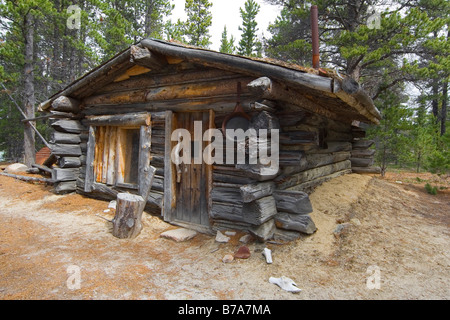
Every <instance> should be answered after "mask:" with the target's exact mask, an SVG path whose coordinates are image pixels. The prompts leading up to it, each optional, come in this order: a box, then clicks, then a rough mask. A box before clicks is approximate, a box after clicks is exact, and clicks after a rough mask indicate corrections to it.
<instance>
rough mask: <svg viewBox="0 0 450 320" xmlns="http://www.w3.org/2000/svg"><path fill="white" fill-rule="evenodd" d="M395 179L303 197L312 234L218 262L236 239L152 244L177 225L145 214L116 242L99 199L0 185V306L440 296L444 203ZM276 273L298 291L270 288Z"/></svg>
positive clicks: (337, 185)
mask: <svg viewBox="0 0 450 320" xmlns="http://www.w3.org/2000/svg"><path fill="white" fill-rule="evenodd" d="M401 179H402V177H401V176H395V177H389V176H388V178H387V179H380V178H376V177H371V176H367V175H356V174H351V175H346V176H342V177H339V178H337V179H334V180H332V181H329V182H327V183H325V184H323V185H322V186H320V187H319V188H317V189H316V191H315V192H314V193H313V194H312V195H311V201H312V203H313V207H314V212H313V213H312V214H311V217H312V218H313V220H314V222H315V224H316V226H317V228H318V230H317V232H316V233H315V234H313V235H311V236H304V237H302V238H301V239H299V240H297V241H293V242H291V243H288V244H273V243H272V244H271V243H265V244H264V243H257V242H251V243H250V244H248V247H249V248H250V252H251V256H250V258H248V259H245V260H244V259H235V260H234V261H233V262H231V263H223V262H222V258H223V257H224V256H225V255H226V254H234V253H235V252H236V251H237V250H238V249H239V247H240V246H241V245H242V244H241V243H239V241H238V239H239V237H240V236H242V233H237V234H236V235H235V236H232V237H231V240H230V242H229V243H223V244H221V243H217V242H215V240H214V237H212V236H208V235H203V234H198V235H197V236H196V237H194V238H193V239H191V240H189V241H187V242H180V243H177V242H174V241H173V240H169V239H164V238H161V237H160V234H161V233H162V232H164V231H167V230H170V229H174V228H176V227H174V226H172V225H169V224H167V223H165V222H163V221H162V220H161V219H159V218H158V217H155V216H151V215H148V214H147V215H144V217H143V223H144V229H143V231H142V232H141V234H140V235H139V236H138V237H137V238H136V239H133V240H119V239H117V238H115V237H113V236H112V234H111V233H110V226H109V223H108V222H106V221H105V220H103V219H101V218H100V217H98V216H97V215H100V216H103V217H105V218H107V219H111V218H112V217H113V216H114V212H113V211H111V212H107V213H105V212H104V210H105V209H107V207H108V202H104V201H97V200H93V199H88V198H85V197H82V196H80V195H77V194H70V195H64V196H58V195H54V194H52V193H51V188H50V187H46V186H43V185H37V184H29V183H25V182H20V181H17V180H14V179H12V178H7V177H3V176H0V201H1V203H2V207H1V208H0V234H1V237H0V275H1V276H0V298H1V299H449V298H450V291H449V290H450V289H449V288H450V248H449V245H448V244H449V243H450V233H449V226H450V219H449V212H450V194H449V193H448V189H447V190H446V189H443V191H440V192H439V193H438V195H436V196H432V195H429V194H427V193H426V192H425V190H424V189H423V187H422V186H421V185H417V184H414V183H413V182H411V181H410V182H408V181H406V179H410V177H408V178H405V179H404V181H403V182H402V184H400V183H398V181H401ZM411 179H413V178H411ZM420 180H421V182H423V181H422V180H425V177H422V179H420ZM448 180H449V179H448V178H447V179H446V180H445V179H444V180H443V181H441V182H442V183H443V184H442V185H443V186H444V188H445V187H449V186H450V184H449V181H448ZM396 181H397V182H396ZM416 181H417V182H419V180H417V179H416ZM265 247H268V248H270V249H271V250H272V257H273V264H267V263H266V261H265V259H264V257H263V255H262V254H261V253H262V250H263V249H264V248H265ZM74 270H77V271H76V272H77V273H76V274H77V275H78V276H79V278H77V279H78V280H79V282H73V279H74V275H75V273H74V272H75V271H74ZM281 276H287V277H289V278H291V279H293V280H294V281H295V282H296V283H297V285H298V286H299V287H300V288H301V289H302V291H301V292H300V293H296V294H293V293H289V292H286V291H283V290H282V289H280V288H279V287H277V286H276V285H274V284H271V283H269V281H268V280H269V278H270V277H281ZM78 280H76V281H78ZM74 283H78V284H79V286H75V287H74V286H73V284H74Z"/></svg>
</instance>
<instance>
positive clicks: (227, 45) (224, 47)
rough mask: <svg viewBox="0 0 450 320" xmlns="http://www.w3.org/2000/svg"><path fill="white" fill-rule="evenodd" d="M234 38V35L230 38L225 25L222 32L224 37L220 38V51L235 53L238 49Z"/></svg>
mask: <svg viewBox="0 0 450 320" xmlns="http://www.w3.org/2000/svg"><path fill="white" fill-rule="evenodd" d="M234 40H235V39H234V37H233V35H231V37H230V38H228V31H227V26H224V27H223V32H222V39H221V40H220V48H219V51H220V52H223V53H230V54H233V53H234V51H235V49H236V46H235V45H234Z"/></svg>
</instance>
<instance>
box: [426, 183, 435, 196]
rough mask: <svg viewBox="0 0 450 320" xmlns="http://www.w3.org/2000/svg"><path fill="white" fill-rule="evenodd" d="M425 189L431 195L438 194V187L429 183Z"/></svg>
mask: <svg viewBox="0 0 450 320" xmlns="http://www.w3.org/2000/svg"><path fill="white" fill-rule="evenodd" d="M425 190H426V191H427V192H428V193H429V194H431V195H434V196H435V195H436V194H437V187H436V186H434V187H432V186H431V185H430V184H429V183H427V184H426V185H425Z"/></svg>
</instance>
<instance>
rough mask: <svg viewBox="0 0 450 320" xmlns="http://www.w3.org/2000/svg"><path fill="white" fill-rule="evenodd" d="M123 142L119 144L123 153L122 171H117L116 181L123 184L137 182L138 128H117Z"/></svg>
mask: <svg viewBox="0 0 450 320" xmlns="http://www.w3.org/2000/svg"><path fill="white" fill-rule="evenodd" d="M119 130H120V131H121V136H122V137H123V140H124V141H123V143H122V141H121V144H120V145H119V148H120V149H121V152H122V153H123V155H124V157H123V159H124V163H123V171H121V172H119V175H118V182H120V183H125V184H133V185H137V184H138V172H139V170H138V169H139V141H140V139H139V132H140V131H139V129H119Z"/></svg>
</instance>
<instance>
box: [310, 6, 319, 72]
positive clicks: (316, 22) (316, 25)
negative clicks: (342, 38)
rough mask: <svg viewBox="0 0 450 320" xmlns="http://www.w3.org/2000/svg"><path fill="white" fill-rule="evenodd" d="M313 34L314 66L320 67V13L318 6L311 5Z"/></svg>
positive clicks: (315, 67)
mask: <svg viewBox="0 0 450 320" xmlns="http://www.w3.org/2000/svg"><path fill="white" fill-rule="evenodd" d="M311 35H312V51H313V61H312V63H313V68H314V69H319V68H320V58H319V13H318V9H317V6H311Z"/></svg>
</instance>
